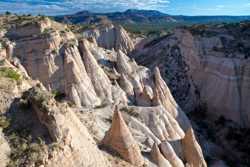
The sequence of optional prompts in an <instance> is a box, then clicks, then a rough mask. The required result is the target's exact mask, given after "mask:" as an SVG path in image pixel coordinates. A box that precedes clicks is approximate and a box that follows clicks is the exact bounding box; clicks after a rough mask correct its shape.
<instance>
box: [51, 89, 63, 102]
mask: <svg viewBox="0 0 250 167" xmlns="http://www.w3.org/2000/svg"><path fill="white" fill-rule="evenodd" d="M52 95H53V96H54V98H55V99H56V100H57V101H60V100H62V99H64V98H65V96H66V95H65V93H63V92H60V91H57V90H53V91H52Z"/></svg>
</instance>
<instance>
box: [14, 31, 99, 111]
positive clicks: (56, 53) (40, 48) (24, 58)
mask: <svg viewBox="0 0 250 167" xmlns="http://www.w3.org/2000/svg"><path fill="white" fill-rule="evenodd" d="M74 38H75V37H74V35H73V34H72V33H70V32H67V33H64V34H63V35H62V34H59V32H57V31H52V32H50V33H48V34H46V35H44V34H42V32H40V34H37V36H36V37H23V38H21V39H19V40H16V41H15V43H16V45H15V47H14V49H13V56H16V57H18V58H19V59H20V61H21V64H22V65H23V66H24V67H25V69H26V70H27V72H28V74H29V75H30V76H31V77H32V78H33V79H39V80H40V81H41V82H42V83H43V84H44V86H45V87H46V88H47V89H49V90H57V91H59V92H61V93H65V94H66V96H67V98H68V99H69V100H71V101H73V102H74V103H75V104H76V105H78V106H95V105H99V104H100V100H99V98H98V97H97V95H96V93H95V90H94V88H93V86H92V83H91V80H90V79H89V77H88V75H87V72H86V70H85V67H84V64H83V62H82V59H81V56H80V53H79V50H78V48H77V46H76V45H77V42H76V41H74ZM63 43H66V44H63Z"/></svg>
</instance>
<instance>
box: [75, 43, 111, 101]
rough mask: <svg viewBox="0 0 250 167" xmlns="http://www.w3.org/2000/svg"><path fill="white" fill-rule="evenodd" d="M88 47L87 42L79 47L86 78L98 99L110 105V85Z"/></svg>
mask: <svg viewBox="0 0 250 167" xmlns="http://www.w3.org/2000/svg"><path fill="white" fill-rule="evenodd" d="M88 46H89V42H88V41H87V40H82V41H81V42H80V45H79V48H80V51H81V54H82V58H83V62H84V64H85V68H86V71H87V73H88V76H89V77H90V79H91V81H92V84H93V87H94V89H95V92H96V94H97V95H98V97H99V98H101V99H102V100H105V101H106V102H108V103H111V102H112V101H113V100H112V90H111V87H112V84H111V82H110V80H109V78H108V77H107V75H106V74H105V72H104V71H103V69H102V68H101V67H100V66H99V64H98V63H97V61H96V59H95V58H94V56H93V55H92V54H91V52H90V51H89V50H88Z"/></svg>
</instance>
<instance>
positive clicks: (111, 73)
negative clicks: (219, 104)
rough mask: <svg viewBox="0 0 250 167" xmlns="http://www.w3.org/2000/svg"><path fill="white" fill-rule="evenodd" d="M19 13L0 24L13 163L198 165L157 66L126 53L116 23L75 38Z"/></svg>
mask: <svg viewBox="0 0 250 167" xmlns="http://www.w3.org/2000/svg"><path fill="white" fill-rule="evenodd" d="M10 17H11V18H12V17H13V18H12V19H14V20H15V17H16V16H10ZM23 17H24V18H23V19H24V20H25V24H23V23H20V22H17V21H14V25H16V26H14V25H12V26H10V27H9V29H7V33H6V36H5V37H4V38H8V39H9V40H11V42H10V43H8V44H7V43H5V44H7V45H5V47H4V48H1V50H2V51H1V52H0V53H1V59H4V62H7V64H6V63H4V66H7V65H8V68H10V70H11V71H12V70H14V71H12V72H11V75H7V74H9V73H8V71H7V74H6V71H4V70H3V72H4V73H3V74H4V75H3V74H2V73H0V81H1V82H0V90H1V92H0V104H1V106H0V109H1V112H2V113H4V114H6V115H7V116H8V117H10V118H17V119H11V120H13V121H14V122H13V121H11V122H10V125H11V126H10V127H8V130H6V131H3V133H4V135H5V137H6V141H7V142H8V144H9V145H10V148H11V150H10V152H11V155H15V156H11V157H10V160H11V163H14V164H15V165H14V166H27V167H29V166H30V167H31V166H48V167H56V166H65V167H69V166H75V167H84V166H103V167H106V166H118V167H119V166H126V165H127V166H143V165H147V166H155V164H157V165H158V166H170V167H171V166H183V164H185V163H188V164H189V166H192V165H193V166H194V167H196V165H200V166H205V164H206V162H205V161H204V158H203V154H202V151H201V149H200V147H199V144H198V142H197V141H196V139H195V136H194V132H193V131H192V130H191V131H190V129H192V126H191V123H190V121H189V119H188V118H187V116H186V115H185V113H184V112H183V111H182V109H181V107H180V106H179V105H178V103H177V102H176V101H175V99H174V98H173V96H172V92H171V91H170V89H169V88H168V84H166V82H165V81H164V80H163V78H162V76H161V73H160V70H159V69H158V68H155V70H153V71H151V70H150V69H148V68H146V67H144V66H140V65H138V64H137V62H136V61H135V60H134V59H130V58H129V57H128V55H127V53H128V52H130V51H131V50H132V44H130V39H129V36H128V33H126V32H125V30H124V29H123V28H121V27H120V28H117V27H116V26H114V27H112V25H108V27H106V28H104V27H105V26H104V27H97V28H96V30H95V31H96V33H97V36H95V35H94V36H93V34H92V35H90V36H89V37H88V38H82V37H80V38H77V37H76V35H74V34H73V33H72V32H71V31H70V30H69V29H68V28H67V26H65V25H63V24H59V23H56V22H54V21H51V20H49V19H47V18H43V17H32V16H23ZM106 26H107V25H106ZM26 28H27V29H31V33H29V31H28V30H26ZM71 28H72V27H71ZM102 28H103V29H102ZM89 33H90V32H89ZM116 33H118V34H116ZM90 34H91V33H90ZM78 35H79V34H78ZM114 41H115V42H116V43H113V42H114ZM100 46H102V47H105V48H102V47H100ZM112 48H114V49H112ZM109 49H112V50H109ZM1 66H2V65H1V64H0V70H1V69H2V67H1ZM0 72H2V71H0ZM17 74H20V75H21V77H18V76H19V75H17ZM6 76H7V77H6ZM35 80H37V81H35ZM37 83H39V84H37ZM2 90H3V91H2ZM24 92H25V93H24ZM114 106H116V107H115V111H114V112H112V111H113V108H114ZM118 107H119V110H118ZM112 114H113V117H112ZM111 119H112V122H111ZM125 121H126V122H125ZM20 129H21V130H24V131H25V133H24V132H22V131H21V130H20ZM20 131H21V134H20ZM11 132H13V133H14V134H15V135H16V137H17V139H18V140H15V141H18V142H19V143H18V144H17V145H18V146H20V147H22V148H19V147H16V145H15V143H16V142H14V143H13V142H12V140H11V137H12V135H13V134H11ZM105 132H106V133H105ZM26 135H27V136H26ZM29 136H31V138H32V140H31V139H30V137H29ZM22 142H25V143H22ZM97 143H101V144H102V145H103V146H105V147H104V148H108V149H107V150H106V149H102V150H101V149H99V148H98V147H97ZM23 146H25V147H24V148H25V149H24V150H23ZM26 146H27V149H29V148H30V147H31V149H32V150H33V151H34V149H33V147H37V146H38V148H37V149H35V151H34V153H33V151H27V150H26ZM16 149H19V150H18V151H16ZM110 151H112V152H110ZM141 151H143V152H148V153H149V152H151V155H152V157H147V156H146V155H145V154H142V153H141ZM187 152H192V153H193V155H192V156H190V155H188V154H187ZM30 153H32V154H30ZM112 153H117V154H112ZM34 154H36V155H37V156H33V155H34ZM4 155H6V154H5V153H4ZM20 155H24V156H20ZM117 155H118V156H117ZM1 156H2V154H0V157H1ZM16 156H17V158H16V159H13V157H16ZM36 157H37V158H36ZM107 159H108V160H109V161H107ZM123 160H125V161H127V162H125V161H123ZM6 162H7V161H6ZM153 163H155V164H153ZM197 163H198V164H197ZM125 164H126V165H125Z"/></svg>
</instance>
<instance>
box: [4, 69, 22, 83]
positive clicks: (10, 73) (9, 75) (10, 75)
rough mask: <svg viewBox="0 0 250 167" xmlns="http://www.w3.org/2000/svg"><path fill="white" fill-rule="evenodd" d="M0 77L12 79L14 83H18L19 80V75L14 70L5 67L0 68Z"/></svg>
mask: <svg viewBox="0 0 250 167" xmlns="http://www.w3.org/2000/svg"><path fill="white" fill-rule="evenodd" d="M0 77H6V78H10V79H13V80H15V81H20V80H21V75H20V74H18V72H16V71H15V70H13V69H11V68H7V67H3V68H0Z"/></svg>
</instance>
